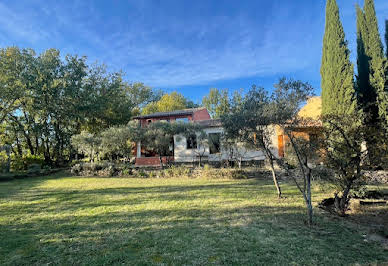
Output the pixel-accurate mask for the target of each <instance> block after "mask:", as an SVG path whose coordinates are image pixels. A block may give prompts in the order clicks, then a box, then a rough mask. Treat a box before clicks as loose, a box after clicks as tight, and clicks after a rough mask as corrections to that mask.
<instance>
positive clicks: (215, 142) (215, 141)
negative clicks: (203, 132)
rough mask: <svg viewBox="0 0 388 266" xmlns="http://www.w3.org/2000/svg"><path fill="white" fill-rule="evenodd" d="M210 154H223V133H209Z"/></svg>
mask: <svg viewBox="0 0 388 266" xmlns="http://www.w3.org/2000/svg"><path fill="white" fill-rule="evenodd" d="M209 151H210V154H216V153H220V152H221V133H209Z"/></svg>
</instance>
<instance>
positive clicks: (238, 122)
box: [221, 86, 282, 198]
mask: <svg viewBox="0 0 388 266" xmlns="http://www.w3.org/2000/svg"><path fill="white" fill-rule="evenodd" d="M270 107H271V98H270V97H269V95H268V93H267V92H266V91H265V90H264V88H261V87H256V86H252V88H251V89H250V90H249V91H248V93H247V94H246V95H245V96H244V97H243V98H242V99H238V100H236V101H235V100H233V101H232V102H231V111H230V113H228V114H226V115H223V116H222V117H221V120H222V124H223V126H224V129H225V134H226V136H227V138H229V139H240V140H241V141H242V142H243V143H245V145H247V146H249V147H251V148H254V149H259V150H263V152H264V155H265V156H266V158H267V159H268V162H269V165H270V169H271V173H272V178H273V181H274V184H275V187H276V190H277V193H278V197H279V198H280V197H281V196H282V192H281V188H280V185H279V182H278V178H277V175H276V171H275V161H276V156H275V154H274V152H273V150H274V146H273V143H272V141H271V135H272V133H273V127H272V125H271V124H272V122H273V119H272V117H271V116H270V113H269V108H270Z"/></svg>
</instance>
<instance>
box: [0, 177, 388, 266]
mask: <svg viewBox="0 0 388 266" xmlns="http://www.w3.org/2000/svg"><path fill="white" fill-rule="evenodd" d="M282 187H283V191H284V195H285V196H286V197H287V198H285V199H281V200H278V199H277V198H276V193H275V191H274V187H273V184H272V183H271V181H270V180H261V179H250V180H217V179H214V180H213V179H131V178H79V177H66V176H59V177H49V178H47V177H46V178H36V179H25V180H16V181H12V182H3V183H0V239H1V242H0V265H23V264H24V265H42V264H50V265H51V264H54V265H58V264H60V265H70V264H73V265H79V264H81V265H100V264H105V265H112V264H134V265H149V264H155V265H182V264H189V265H193V264H197V265H198V264H201V265H203V264H205V265H208V264H228V265H229V264H233V265H243V264H244V265H252V264H279V265H285V264H286V265H288V264H296V265H312V264H313V265H318V264H320V265H344V264H358V263H359V264H382V263H384V262H385V263H388V251H387V250H384V248H383V246H382V244H381V243H379V242H374V241H371V240H368V239H367V238H365V235H366V234H367V229H366V228H364V227H362V226H358V225H355V224H353V223H350V222H349V221H348V220H347V219H344V218H336V217H333V216H330V215H328V214H326V213H323V212H321V211H320V210H318V209H317V208H315V209H314V211H315V222H316V225H315V226H313V227H312V228H308V227H307V226H305V225H304V222H303V221H304V218H305V216H304V214H305V210H304V205H303V201H302V199H301V197H300V196H299V194H298V193H297V191H296V189H295V187H294V186H293V185H292V184H288V183H284V182H283V183H282ZM329 194H330V193H329V192H328V191H326V192H324V191H321V190H320V189H319V188H318V187H315V188H314V203H315V205H316V203H317V202H318V201H319V200H321V199H323V198H324V197H326V196H328V195H329Z"/></svg>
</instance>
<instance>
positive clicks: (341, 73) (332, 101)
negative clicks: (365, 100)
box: [321, 0, 356, 115]
mask: <svg viewBox="0 0 388 266" xmlns="http://www.w3.org/2000/svg"><path fill="white" fill-rule="evenodd" d="M322 49H323V50H322V63H321V78H322V79H321V87H322V114H323V115H342V114H352V113H353V112H354V111H355V109H356V102H355V99H354V97H355V89H354V82H353V75H354V69H353V64H352V63H351V62H350V59H349V56H350V51H349V49H348V47H347V42H346V40H345V32H344V29H343V26H342V23H341V21H340V16H339V9H338V5H337V2H336V0H327V2H326V23H325V35H324V37H323V48H322Z"/></svg>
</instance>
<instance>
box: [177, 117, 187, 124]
mask: <svg viewBox="0 0 388 266" xmlns="http://www.w3.org/2000/svg"><path fill="white" fill-rule="evenodd" d="M175 121H177V122H184V123H187V122H189V118H187V117H184V118H177V119H175Z"/></svg>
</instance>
